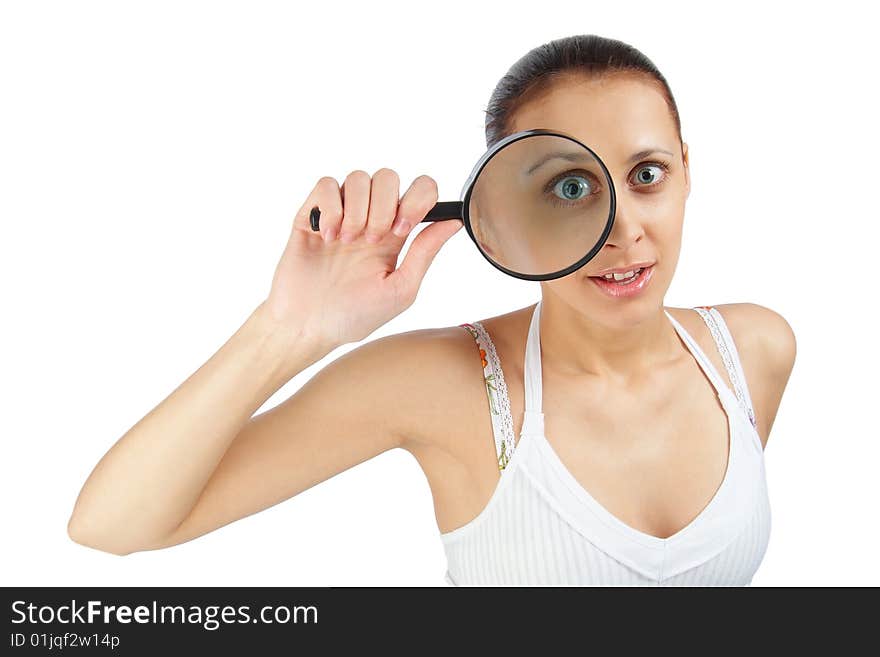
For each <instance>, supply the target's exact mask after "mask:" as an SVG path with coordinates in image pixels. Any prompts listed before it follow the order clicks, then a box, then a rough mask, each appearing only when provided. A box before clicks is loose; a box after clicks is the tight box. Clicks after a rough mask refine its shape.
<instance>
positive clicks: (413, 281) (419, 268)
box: [392, 219, 464, 295]
mask: <svg viewBox="0 0 880 657" xmlns="http://www.w3.org/2000/svg"><path fill="white" fill-rule="evenodd" d="M462 226H464V223H462V222H461V221H460V220H458V219H452V220H449V221H435V222H434V223H433V225H432V226H428V227H427V228H425V229H424V230H422V231H421V232H419V234H418V235H416V237H415V239H413V241H412V244H410V245H409V249H408V250H407V252H406V255H405V256H404V258H403V262H402V263H401V264H400V266H399V267H398V268H397V270H396V271H395V272H394V273H393V274H392V276H395V277H397V278H399V279H400V280H399V281H398V283H399V284H400V286H401V287H402V289H404V290H406V291H407V292H409V293H410V294H412V295H415V293H416V292H417V291H418V289H419V286H420V285H421V284H422V279H423V278H424V277H425V273H426V272H427V271H428V267H430V266H431V263H432V262H433V261H434V256H436V255H437V252H438V251H439V250H440V247H441V246H443V245H444V244H445V243H446V241H447V240H448V239H449V238H450V237H452V236H453V235H455V233H457V232H458V230H459V229H460V228H461V227H462Z"/></svg>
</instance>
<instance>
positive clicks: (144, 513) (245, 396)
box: [68, 306, 332, 554]
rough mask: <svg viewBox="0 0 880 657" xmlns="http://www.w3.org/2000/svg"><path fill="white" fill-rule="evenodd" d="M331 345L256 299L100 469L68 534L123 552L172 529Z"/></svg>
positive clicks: (93, 475)
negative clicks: (245, 430) (268, 407)
mask: <svg viewBox="0 0 880 657" xmlns="http://www.w3.org/2000/svg"><path fill="white" fill-rule="evenodd" d="M331 349H332V345H329V344H327V343H324V342H323V341H321V340H318V339H317V338H312V337H307V336H305V335H304V334H303V333H302V332H300V331H299V330H298V329H297V328H296V327H293V328H291V327H288V328H282V327H279V326H278V325H276V324H274V323H273V322H272V321H271V320H269V319H268V318H267V316H266V315H265V313H264V312H263V310H262V307H261V306H258V307H257V309H255V310H254V312H253V313H252V314H251V315H250V316H249V317H248V319H247V320H246V321H245V322H244V324H242V326H241V327H240V328H239V329H238V330H237V331H236V332H235V333H234V334H233V335H232V336H231V337H230V338H229V340H227V341H226V343H224V344H223V346H222V347H220V349H219V350H218V351H217V352H216V353H215V354H214V355H213V356H212V357H211V358H210V359H209V360H208V361H207V362H205V363H204V365H202V366H201V367H200V368H199V369H198V370H196V371H195V372H194V373H193V374H192V375H191V376H190V377H189V378H187V379H186V380H185V381H184V382H183V383H182V384H181V385H180V386H178V387H177V388H176V389H175V390H174V391H173V392H172V393H171V394H170V395H169V396H168V397H166V398H165V399H164V400H163V401H162V402H161V403H160V404H159V405H158V406H156V407H155V408H154V409H153V410H151V411H150V412H149V413H148V414H147V415H146V416H144V417H143V418H142V419H141V420H140V421H139V422H138V423H137V424H135V425H134V426H133V427H132V428H131V429H129V431H128V432H126V434H125V435H123V436H122V438H120V439H119V440H118V441H117V442H116V444H114V445H113V447H111V449H110V450H109V451H108V452H107V453H106V454H105V455H104V457H103V458H102V459H101V461H100V462H99V463H98V464H97V466H95V468H94V470H93V471H92V473H91V474H90V476H89V477H88V479H87V480H86V482H85V484H84V486H83V488H82V490H81V492H80V495H79V498H78V499H77V501H76V505H75V507H74V510H73V514H72V515H71V518H70V523H69V529H68V531H69V533H70V535H71V537H72V538H74V540H76V541H78V542H80V543H83V544H86V545H91V546H94V547H97V548H99V549H102V550H107V551H112V552H116V553H119V554H125V553H127V552H129V551H131V550H134V549H137V547H138V546H140V545H143V544H146V543H149V542H151V541H153V540H155V539H157V538H160V537H163V536H166V535H167V534H168V533H170V532H172V531H173V530H174V529H175V528H176V527H177V526H178V525H179V524H180V523H181V522H182V521H183V520H184V519H185V518H186V517H187V515H188V514H189V512H190V511H191V509H192V508H193V506H195V504H196V502H197V501H198V499H199V496H200V495H201V493H202V491H203V489H204V488H205V485H206V483H207V482H208V480H209V479H210V477H211V475H212V473H213V472H214V470H215V469H216V467H217V465H218V463H219V462H220V460H221V459H222V457H223V455H224V453H225V452H226V450H227V449H228V448H229V445H230V444H231V442H232V441H233V440H234V439H235V437H236V435H237V434H238V432H239V431H240V430H241V428H242V427H243V426H244V424H245V423H246V422H247V421H248V419H249V418H250V417H251V416H252V415H253V414H254V412H255V411H256V410H257V409H259V408H260V407H261V406H262V405H263V404H264V403H265V401H266V400H267V399H268V398H269V397H271V396H272V394H274V393H275V392H276V391H277V390H278V389H279V388H280V387H281V386H283V385H284V384H285V383H286V382H287V381H289V380H290V379H291V378H292V377H293V376H295V375H296V374H297V373H299V372H300V371H302V370H303V369H305V368H306V367H308V366H309V365H311V364H313V363H315V362H317V361H318V360H320V359H321V358H323V356H325V355H326V354H327V353H329V352H330V351H331Z"/></svg>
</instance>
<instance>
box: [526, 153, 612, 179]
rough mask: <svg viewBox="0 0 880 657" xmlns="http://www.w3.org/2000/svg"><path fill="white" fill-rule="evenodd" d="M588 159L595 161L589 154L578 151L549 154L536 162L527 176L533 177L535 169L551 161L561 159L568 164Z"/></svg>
mask: <svg viewBox="0 0 880 657" xmlns="http://www.w3.org/2000/svg"><path fill="white" fill-rule="evenodd" d="M587 158H589V160H590V161H595V160H593V158H592V157H590V156H589V153H587V152H583V153H581V152H577V151H574V152H572V151H567V152H558V153H548V154H547V155H545V156H544V157H542V158H541V159H540V160H538V161H537V162H535V163H534V164H533V165H532V166H531V167H529V168H528V169H526V175H527V176H529V175H531V174H532V172H533V171H534V170H535V169H537V168H538V167H542V166H544V165H545V164H546V163H547V162H549V161H550V160H556V159H560V160H566V161H567V162H578V161H583V160H584V159H587Z"/></svg>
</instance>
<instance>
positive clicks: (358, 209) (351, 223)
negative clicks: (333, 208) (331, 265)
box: [339, 169, 370, 244]
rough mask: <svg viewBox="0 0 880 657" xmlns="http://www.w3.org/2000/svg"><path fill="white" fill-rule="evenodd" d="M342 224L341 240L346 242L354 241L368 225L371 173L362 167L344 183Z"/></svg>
mask: <svg viewBox="0 0 880 657" xmlns="http://www.w3.org/2000/svg"><path fill="white" fill-rule="evenodd" d="M342 188H343V202H342V224H341V225H340V226H339V241H340V242H343V243H345V244H348V243H349V242H351V241H353V240H354V239H355V238H356V237H357V236H358V235H360V234H361V232H362V231H363V230H364V227H365V226H366V225H367V211H368V210H369V207H370V174H368V173H367V172H366V171H363V170H361V169H357V170H356V171H352V172H351V173H350V174H348V176H346V178H345V182H344V183H342Z"/></svg>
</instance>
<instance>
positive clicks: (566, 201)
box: [544, 171, 598, 207]
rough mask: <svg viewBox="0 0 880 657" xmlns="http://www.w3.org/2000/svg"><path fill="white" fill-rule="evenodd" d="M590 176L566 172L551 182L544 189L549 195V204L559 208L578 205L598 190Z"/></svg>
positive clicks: (576, 172) (578, 172) (579, 172)
mask: <svg viewBox="0 0 880 657" xmlns="http://www.w3.org/2000/svg"><path fill="white" fill-rule="evenodd" d="M591 178H592V175H591V174H588V173H586V172H581V171H566V172H565V173H563V174H561V175H559V176H557V177H556V178H554V179H553V180H551V181H550V182H549V183H548V185H547V187H546V188H545V189H544V191H545V193H548V194H550V195H551V198H550V202H551V203H553V204H554V205H557V206H561V207H570V206H573V205H578V204H579V203H580V202H581V201H583V200H584V199H586V198H587V197H589V196H590V195H592V194H595V193H596V191H597V190H598V185H597V184H595V183H594V182H593V181H592V180H591Z"/></svg>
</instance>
